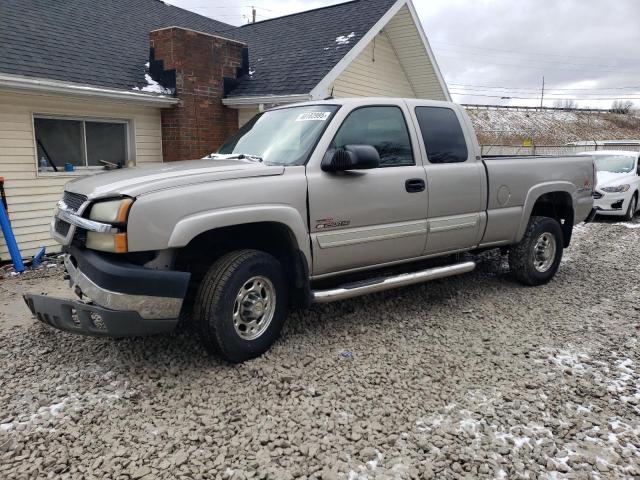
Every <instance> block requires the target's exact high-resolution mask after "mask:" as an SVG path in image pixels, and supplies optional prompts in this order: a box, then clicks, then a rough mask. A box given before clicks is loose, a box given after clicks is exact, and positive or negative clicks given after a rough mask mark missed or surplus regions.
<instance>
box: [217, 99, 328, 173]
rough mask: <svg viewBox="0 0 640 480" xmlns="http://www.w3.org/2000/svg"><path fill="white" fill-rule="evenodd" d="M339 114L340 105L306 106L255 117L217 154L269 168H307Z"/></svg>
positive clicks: (274, 111)
mask: <svg viewBox="0 0 640 480" xmlns="http://www.w3.org/2000/svg"><path fill="white" fill-rule="evenodd" d="M337 110H338V106H337V105H306V106H303V107H290V108H282V109H278V110H271V111H268V112H265V113H263V114H260V115H256V116H255V117H253V119H251V120H250V121H249V122H248V123H246V124H245V125H244V126H243V127H242V128H241V129H240V131H239V132H238V133H236V134H235V135H234V136H233V137H232V138H231V139H230V140H229V141H228V142H227V143H225V144H224V145H223V146H222V147H220V150H218V154H221V155H245V156H249V157H254V158H259V159H261V160H262V161H263V162H264V163H266V164H268V165H304V164H305V163H306V162H307V160H308V158H309V155H310V154H311V151H312V150H313V148H314V147H315V145H316V142H317V141H318V139H319V138H320V135H322V133H323V132H324V130H325V128H326V126H327V125H328V124H329V122H330V121H331V118H332V117H333V114H334V113H335V112H336V111H337Z"/></svg>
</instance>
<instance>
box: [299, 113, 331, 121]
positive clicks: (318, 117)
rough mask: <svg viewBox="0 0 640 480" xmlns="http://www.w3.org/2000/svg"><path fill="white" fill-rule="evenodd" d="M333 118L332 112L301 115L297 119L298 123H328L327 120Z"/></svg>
mask: <svg viewBox="0 0 640 480" xmlns="http://www.w3.org/2000/svg"><path fill="white" fill-rule="evenodd" d="M330 116H331V112H307V113H301V114H300V115H298V118H296V122H311V121H316V122H326V121H327V119H328V118H329V117H330Z"/></svg>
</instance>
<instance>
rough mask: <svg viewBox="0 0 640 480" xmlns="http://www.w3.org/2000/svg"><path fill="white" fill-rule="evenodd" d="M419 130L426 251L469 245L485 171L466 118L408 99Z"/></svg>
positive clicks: (480, 223) (482, 200)
mask: <svg viewBox="0 0 640 480" xmlns="http://www.w3.org/2000/svg"><path fill="white" fill-rule="evenodd" d="M409 104H410V105H411V110H412V111H413V114H414V116H415V117H414V118H415V121H416V124H417V126H418V130H419V132H420V133H421V137H422V138H421V140H422V142H421V143H422V145H421V148H422V149H423V157H424V158H425V162H424V166H425V171H426V177H427V192H428V195H429V210H428V214H427V244H426V248H425V252H424V254H425V255H430V254H435V253H442V252H452V251H457V250H464V249H468V248H471V247H474V246H476V245H477V244H478V242H479V241H480V238H481V236H482V231H481V230H482V229H483V228H484V224H485V215H486V213H485V211H484V210H485V207H486V191H487V185H486V181H487V180H486V174H485V171H484V166H483V163H482V161H481V160H480V159H476V158H475V152H474V151H473V150H474V149H473V147H471V148H469V147H468V146H472V145H473V146H475V145H476V140H475V138H469V132H468V130H469V129H468V128H463V127H462V126H463V125H465V126H466V123H465V122H466V121H465V118H464V117H463V116H462V115H461V114H460V112H457V111H456V110H455V109H453V108H450V107H448V106H446V105H443V104H434V105H425V104H424V103H422V102H415V101H414V102H409Z"/></svg>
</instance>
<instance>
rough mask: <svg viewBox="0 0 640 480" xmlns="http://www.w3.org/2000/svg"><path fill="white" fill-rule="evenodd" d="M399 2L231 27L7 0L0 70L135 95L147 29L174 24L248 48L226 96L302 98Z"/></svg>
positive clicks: (80, 3)
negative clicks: (244, 69) (245, 67)
mask: <svg viewBox="0 0 640 480" xmlns="http://www.w3.org/2000/svg"><path fill="white" fill-rule="evenodd" d="M396 3H398V0H352V1H350V2H347V3H342V4H337V5H332V6H328V7H323V8H318V9H315V10H310V11H306V12H301V13H297V14H292V15H287V16H283V17H278V18H274V19H270V20H265V21H262V22H257V23H253V24H248V25H243V26H240V27H236V26H233V25H228V24H225V23H223V22H218V21H216V20H212V19H210V18H207V17H204V16H201V15H198V14H195V13H192V12H189V11H186V10H183V9H181V8H177V7H174V6H172V5H168V4H165V3H163V2H162V1H160V0H135V1H131V0H100V1H91V0H65V1H51V0H3V1H2V3H0V72H3V73H8V74H13V75H21V76H27V77H37V78H45V79H52V80H58V81H64V82H70V83H78V84H84V85H91V86H97V87H105V88H113V89H119V90H125V91H131V90H132V89H133V88H134V87H139V86H144V85H146V82H145V79H144V74H145V68H144V64H145V63H146V62H147V61H148V57H149V32H150V31H152V30H156V29H160V28H164V27H169V26H178V27H183V28H188V29H191V30H197V31H201V32H204V33H210V34H214V35H220V36H224V37H227V38H231V39H235V40H240V41H243V42H245V43H247V44H248V46H249V63H250V72H251V75H249V76H245V77H244V78H242V79H240V82H239V84H238V86H237V87H236V88H235V89H234V90H233V91H232V92H231V93H230V95H229V96H230V97H252V96H263V95H281V96H286V95H296V94H308V93H309V92H311V91H312V90H313V89H314V87H316V86H317V85H318V83H319V82H320V81H321V80H322V79H323V78H325V76H326V75H327V74H328V73H329V72H330V71H332V69H334V67H336V65H338V64H339V62H340V61H341V60H342V59H343V58H344V57H345V56H346V55H347V54H348V53H349V52H350V51H351V50H352V49H353V47H354V46H355V45H356V44H357V43H358V42H359V41H361V40H362V39H363V38H364V37H365V35H366V34H367V32H369V30H371V28H372V27H373V26H374V25H376V23H378V22H379V21H380V20H381V18H382V17H383V16H384V15H385V14H386V13H387V12H388V11H389V10H390V9H391V8H392V7H393V5H394V4H396Z"/></svg>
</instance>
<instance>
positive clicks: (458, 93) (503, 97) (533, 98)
mask: <svg viewBox="0 0 640 480" xmlns="http://www.w3.org/2000/svg"><path fill="white" fill-rule="evenodd" d="M451 93H452V94H454V95H464V96H468V97H486V98H500V99H502V100H540V97H539V96H538V97H513V96H511V95H483V94H479V93H464V92H451ZM554 100H583V101H587V100H640V96H638V97H606V98H555V99H554Z"/></svg>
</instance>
